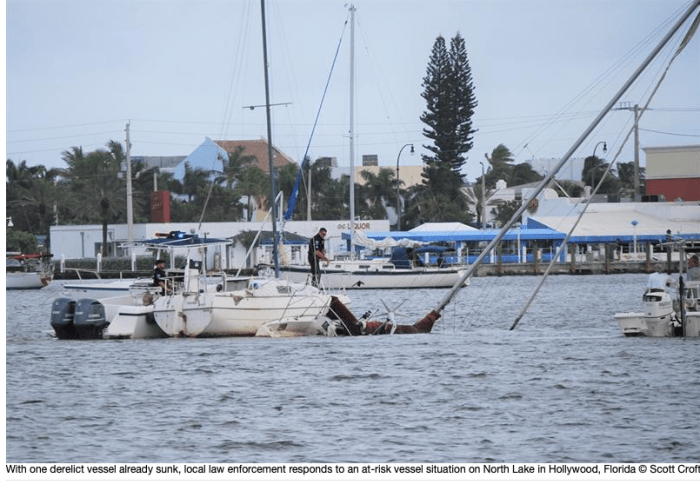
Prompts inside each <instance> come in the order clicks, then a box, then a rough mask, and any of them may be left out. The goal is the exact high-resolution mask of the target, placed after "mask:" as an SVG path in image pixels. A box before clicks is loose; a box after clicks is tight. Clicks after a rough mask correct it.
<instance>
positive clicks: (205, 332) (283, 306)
mask: <svg viewBox="0 0 700 491" xmlns="http://www.w3.org/2000/svg"><path fill="white" fill-rule="evenodd" d="M330 300H331V297H330V296H328V295H324V294H321V293H320V292H319V291H318V290H316V289H312V288H309V287H304V286H303V285H300V286H299V287H298V289H296V290H295V289H293V288H292V287H290V286H287V283H286V282H280V281H277V280H269V281H268V280H261V281H254V282H251V287H249V288H247V289H246V290H240V291H236V292H219V293H205V294H198V293H190V294H188V293H185V294H178V295H166V296H164V297H161V298H160V299H158V300H157V301H156V304H155V310H154V317H155V320H156V323H157V324H158V326H159V327H160V329H162V330H163V332H165V333H166V334H167V335H168V336H172V337H218V336H256V335H258V332H259V331H260V332H261V334H260V335H264V332H265V330H264V329H262V328H263V325H265V324H266V323H270V322H275V321H280V320H281V319H294V320H295V321H297V322H306V321H309V322H310V321H312V320H313V319H315V318H317V317H322V316H324V315H325V314H326V313H327V312H328V309H329V306H330ZM261 329H262V330H261Z"/></svg>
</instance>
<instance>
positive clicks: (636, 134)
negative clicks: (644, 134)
mask: <svg viewBox="0 0 700 491" xmlns="http://www.w3.org/2000/svg"><path fill="white" fill-rule="evenodd" d="M647 109H649V108H647ZM615 110H616V111H634V201H635V203H636V202H639V201H641V197H640V196H639V105H637V104H635V105H634V106H632V107H630V106H629V103H626V104H624V105H622V106H620V107H618V108H616V109H615Z"/></svg>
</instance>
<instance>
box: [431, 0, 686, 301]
mask: <svg viewBox="0 0 700 491" xmlns="http://www.w3.org/2000/svg"><path fill="white" fill-rule="evenodd" d="M698 6H700V0H695V1H694V2H693V4H692V6H691V7H690V8H689V9H688V10H687V11H686V13H685V14H684V15H683V16H682V17H681V18H680V19H679V20H678V22H676V24H675V25H674V26H673V28H672V29H671V30H670V31H669V33H668V34H666V36H665V37H664V38H663V39H662V40H661V42H660V43H659V44H658V46H656V48H654V50H653V51H652V52H651V53H650V54H649V56H647V58H646V59H645V60H644V62H643V63H642V64H641V65H640V66H639V68H637V70H636V71H635V72H634V73H633V74H632V76H631V77H630V78H629V80H628V81H627V82H626V83H625V84H624V85H623V86H622V88H621V89H620V90H619V91H618V92H617V93H616V94H615V95H614V96H613V98H612V99H611V100H610V102H608V104H607V105H606V106H605V107H604V108H603V110H602V111H601V112H600V114H598V116H597V117H596V118H595V119H594V120H593V122H592V123H591V124H590V125H589V126H588V128H586V130H585V131H584V132H583V134H582V135H581V136H580V137H579V139H578V140H576V142H575V143H574V145H573V146H572V147H571V148H570V149H569V151H567V152H566V154H565V155H564V157H562V158H561V160H560V161H559V163H557V165H556V166H555V167H554V168H553V169H552V171H551V172H550V173H549V175H548V176H547V177H546V178H545V179H543V180H542V181H541V182H540V184H539V185H538V186H537V187H536V188H535V190H534V192H533V193H532V195H531V196H530V198H529V199H528V200H526V201H525V202H523V204H522V205H521V206H520V208H519V209H518V211H516V212H515V213H514V214H513V217H512V218H511V219H510V220H508V222H507V223H506V224H505V225H503V227H502V228H501V230H500V231H499V232H498V234H496V237H494V238H493V239H492V240H491V242H489V244H488V245H487V246H486V247H485V248H484V250H483V251H482V252H481V254H480V255H479V257H477V258H476V260H475V261H474V263H472V265H471V266H470V267H469V268H468V269H467V270H466V271H465V272H464V274H463V275H462V278H461V279H460V280H459V281H458V282H457V283H456V284H455V285H454V286H453V287H452V289H451V290H450V291H449V292H447V294H445V296H444V297H443V298H442V300H441V301H440V303H439V304H438V305H437V306H436V307H435V309H434V311H435V312H437V313H440V312H442V310H443V309H444V308H445V306H446V305H447V304H448V303H449V302H450V301H451V300H452V298H454V296H455V295H456V294H457V292H458V291H459V289H460V288H461V287H462V285H463V284H464V282H465V281H466V280H467V278H469V277H471V276H472V274H473V273H474V270H475V269H476V268H477V266H478V265H479V264H480V263H481V262H482V261H483V259H484V258H485V257H486V255H487V254H489V253H490V252H491V250H493V248H494V247H495V246H496V244H498V242H499V241H500V240H501V239H502V238H503V236H504V235H505V234H506V233H507V232H508V230H510V227H511V226H512V225H513V224H514V223H515V222H516V221H517V220H518V219H519V218H520V216H521V215H522V214H523V212H524V211H525V210H526V209H527V207H528V206H529V205H530V203H531V202H532V201H533V200H534V199H535V198H537V196H538V195H539V194H540V193H541V192H542V190H543V189H544V188H545V187H546V186H547V184H549V182H550V181H551V180H552V179H553V178H554V176H555V175H556V174H557V173H558V172H559V171H560V170H561V168H562V167H563V166H564V164H565V163H566V162H567V161H568V160H569V159H570V158H571V156H572V155H573V154H574V152H575V151H576V150H577V149H578V147H579V146H581V144H582V143H583V142H584V141H585V140H586V138H588V136H589V135H590V134H591V133H592V132H593V130H594V129H595V128H596V126H598V125H599V124H600V122H601V121H602V120H603V118H604V117H605V116H606V115H607V114H608V112H610V110H611V109H612V108H613V106H614V105H615V104H616V103H617V101H618V100H619V99H620V98H621V97H622V96H623V95H624V93H625V92H627V90H628V89H629V88H630V86H631V85H632V84H633V83H634V82H635V81H636V80H637V78H639V75H641V74H642V72H643V71H644V70H645V69H646V68H647V66H649V64H650V63H651V62H652V61H653V60H654V58H656V56H657V55H658V54H659V52H660V51H661V50H662V49H663V47H664V46H665V45H666V43H668V41H669V40H670V39H671V38H672V37H673V36H674V35H675V34H676V32H678V30H679V29H680V28H681V27H682V25H683V24H684V23H685V22H686V21H687V20H688V18H689V17H690V16H691V14H692V13H693V11H694V10H695V9H697V8H698Z"/></svg>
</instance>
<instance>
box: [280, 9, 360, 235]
mask: <svg viewBox="0 0 700 491" xmlns="http://www.w3.org/2000/svg"><path fill="white" fill-rule="evenodd" d="M347 25H348V19H346V20H345V22H344V24H343V29H342V30H341V34H340V39H339V40H338V46H337V47H336V50H335V56H334V57H333V63H332V64H331V69H330V72H329V73H328V78H327V79H326V86H325V88H324V89H323V94H322V96H321V103H320V104H319V106H318V110H317V112H316V118H315V120H314V124H313V126H312V127H311V134H310V135H309V140H308V143H307V144H306V150H305V151H304V157H303V159H302V161H301V165H300V169H299V174H298V176H297V180H296V182H295V183H294V189H293V190H292V195H291V196H290V197H289V204H288V205H287V212H286V213H285V214H284V220H285V221H288V220H290V219H291V218H292V214H293V213H294V205H295V204H296V199H297V198H296V196H297V194H298V193H299V184H300V182H304V186H306V183H305V181H304V163H305V162H306V160H307V157H308V155H309V148H310V147H311V141H312V139H313V137H314V132H315V131H316V124H317V123H318V118H319V116H320V115H321V109H322V108H323V102H324V101H325V98H326V94H327V92H328V86H329V85H330V82H331V77H332V75H333V70H334V68H335V64H336V61H337V60H338V53H339V52H340V46H341V44H342V42H343V37H344V35H345V29H346V27H347ZM307 196H308V190H307ZM308 199H310V197H309V198H308ZM283 228H284V227H283Z"/></svg>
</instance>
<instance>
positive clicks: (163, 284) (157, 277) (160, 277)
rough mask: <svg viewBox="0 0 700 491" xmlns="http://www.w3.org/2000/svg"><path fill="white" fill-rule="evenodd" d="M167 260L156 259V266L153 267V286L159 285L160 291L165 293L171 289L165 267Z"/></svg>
mask: <svg viewBox="0 0 700 491" xmlns="http://www.w3.org/2000/svg"><path fill="white" fill-rule="evenodd" d="M164 264H165V261H163V260H162V259H158V260H157V261H156V266H155V268H153V286H159V287H160V291H161V292H162V293H163V295H165V292H167V291H169V290H170V289H169V288H168V282H167V280H166V276H167V275H166V274H165V269H164V268H163V266H164Z"/></svg>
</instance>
